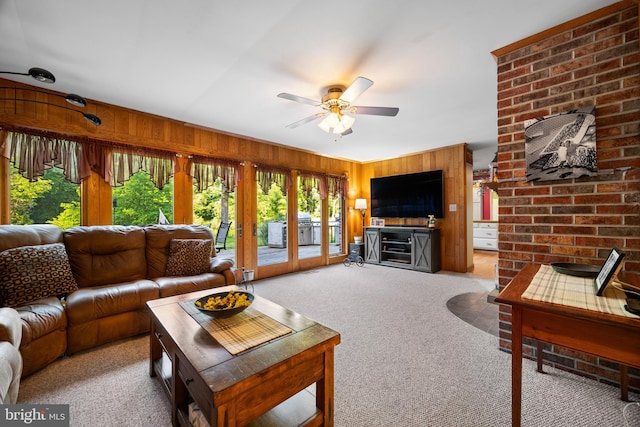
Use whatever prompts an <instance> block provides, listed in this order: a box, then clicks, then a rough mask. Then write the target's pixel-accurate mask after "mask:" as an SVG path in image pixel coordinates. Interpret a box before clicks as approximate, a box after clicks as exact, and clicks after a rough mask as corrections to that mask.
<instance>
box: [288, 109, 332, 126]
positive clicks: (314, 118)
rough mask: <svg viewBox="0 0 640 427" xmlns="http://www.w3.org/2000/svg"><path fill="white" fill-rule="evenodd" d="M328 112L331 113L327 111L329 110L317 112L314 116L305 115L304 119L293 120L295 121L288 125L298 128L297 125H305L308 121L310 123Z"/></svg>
mask: <svg viewBox="0 0 640 427" xmlns="http://www.w3.org/2000/svg"><path fill="white" fill-rule="evenodd" d="M327 114H329V113H327V112H322V113H316V114H314V115H313V116H309V117H305V118H304V119H301V120H298V121H297V122H293V123H291V124H289V125H287V127H288V128H290V129H293V128H297V127H299V126H302V125H304V124H306V123H309V122H312V121H314V120H316V119H319V118H320V117H324V116H326V115H327Z"/></svg>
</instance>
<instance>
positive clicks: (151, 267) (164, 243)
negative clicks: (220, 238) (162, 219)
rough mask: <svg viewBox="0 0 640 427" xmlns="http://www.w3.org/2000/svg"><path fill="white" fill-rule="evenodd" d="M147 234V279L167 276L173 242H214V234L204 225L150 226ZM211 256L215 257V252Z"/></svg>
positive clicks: (147, 228) (146, 228)
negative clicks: (202, 240)
mask: <svg viewBox="0 0 640 427" xmlns="http://www.w3.org/2000/svg"><path fill="white" fill-rule="evenodd" d="M145 232H146V238H147V248H146V251H147V253H146V255H147V278H149V279H154V278H156V277H163V276H165V273H166V270H167V261H168V259H169V252H170V244H171V240H173V239H206V240H212V241H213V232H212V231H211V229H209V228H207V227H205V226H203V225H185V224H170V225H150V226H148V227H145ZM212 252H213V251H212ZM211 256H215V252H213V253H212V254H211Z"/></svg>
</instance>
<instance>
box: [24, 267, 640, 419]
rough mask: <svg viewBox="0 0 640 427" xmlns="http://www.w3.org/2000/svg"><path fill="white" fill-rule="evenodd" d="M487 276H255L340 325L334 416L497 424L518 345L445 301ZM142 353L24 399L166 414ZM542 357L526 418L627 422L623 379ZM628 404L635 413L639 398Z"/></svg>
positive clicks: (105, 415) (50, 372)
mask: <svg viewBox="0 0 640 427" xmlns="http://www.w3.org/2000/svg"><path fill="white" fill-rule="evenodd" d="M491 287H492V282H491V281H489V280H479V279H474V278H470V277H469V276H467V275H465V274H457V273H447V272H440V273H438V274H425V273H418V272H413V271H407V270H401V269H395V268H387V267H379V266H373V265H369V264H366V265H365V266H364V267H357V266H355V265H354V266H352V267H344V266H342V265H337V266H332V267H326V268H321V269H315V270H310V271H307V272H301V273H295V274H290V275H286V276H281V277H278V278H272V279H266V280H262V281H257V282H255V293H256V294H258V295H261V296H263V297H266V298H269V299H271V300H273V301H275V302H278V303H280V304H282V305H284V306H287V307H289V308H291V309H293V310H295V311H297V312H299V313H301V314H304V315H305V316H307V317H310V318H312V319H314V320H317V321H319V322H320V323H323V324H325V325H327V326H329V327H331V328H333V329H335V330H337V331H339V332H340V333H341V336H342V342H341V344H340V345H339V346H338V347H337V348H336V355H335V402H336V405H335V414H336V419H335V421H336V425H337V426H349V427H350V426H363V427H364V426H367V427H371V426H385V427H386V426H401V427H402V426H416V427H418V426H419V427H424V426H456V427H457V426H474V427H475V426H491V427H495V426H508V425H510V416H511V415H510V414H511V404H510V391H511V386H510V363H511V357H510V355H509V354H506V353H504V352H501V351H499V350H498V341H497V338H496V337H495V336H493V335H491V334H489V333H486V332H483V331H480V330H479V329H477V328H474V327H473V326H471V325H469V324H467V323H465V322H464V321H462V320H461V319H459V318H457V317H456V316H455V315H453V314H452V313H451V312H450V311H449V310H448V309H447V307H446V303H447V301H448V300H449V299H450V298H451V297H453V296H455V295H458V294H461V293H465V292H478V291H486V290H489V289H491ZM147 357H148V338H147V337H141V338H136V339H132V340H127V341H123V342H119V343H116V344H112V345H108V346H104V347H101V348H99V349H96V350H92V351H88V352H85V353H83V354H78V355H74V356H73V357H70V358H66V359H62V360H59V361H57V362H55V363H54V364H52V365H50V366H49V367H47V368H45V369H44V370H42V371H40V372H38V373H36V374H34V375H32V376H31V377H29V378H26V379H25V380H24V381H23V383H22V384H21V389H20V398H19V400H20V403H69V404H70V405H71V408H70V412H71V425H72V426H165V425H170V421H169V414H170V407H169V405H168V403H167V402H166V397H165V396H164V394H163V393H162V390H161V389H160V386H159V384H158V383H157V380H155V379H151V378H149V376H148V361H147ZM546 369H547V370H548V371H549V373H547V374H537V373H536V372H535V364H534V363H533V362H530V361H525V362H524V372H523V376H524V388H523V395H524V403H523V426H541V427H542V426H544V427H546V426H554V427H555V426H567V427H574V426H585V427H589V426H594V427H596V426H598V427H600V426H603V425H606V426H625V425H626V424H625V419H624V417H623V413H622V412H623V410H624V408H625V402H622V401H620V399H619V390H618V389H617V388H614V387H610V386H607V385H603V384H598V383H595V382H594V381H591V380H587V379H584V378H581V377H577V376H574V375H571V374H568V373H564V372H561V371H557V370H552V369H549V368H546ZM631 397H632V398H633V399H635V400H638V396H637V395H632V396H631ZM626 414H627V416H628V417H629V421H628V422H629V424H628V425H629V426H637V425H640V407H638V406H633V407H628V408H627V410H626Z"/></svg>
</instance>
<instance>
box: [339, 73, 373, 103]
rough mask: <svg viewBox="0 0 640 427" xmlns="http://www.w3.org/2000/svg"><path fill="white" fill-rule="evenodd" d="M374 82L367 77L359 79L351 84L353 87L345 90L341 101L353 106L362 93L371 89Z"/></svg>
mask: <svg viewBox="0 0 640 427" xmlns="http://www.w3.org/2000/svg"><path fill="white" fill-rule="evenodd" d="M372 84H373V81H371V80H369V79H368V78H366V77H358V78H357V79H355V80H354V81H353V83H351V85H350V86H349V87H348V88H347V89H345V91H344V92H343V93H342V95H341V96H340V99H341V100H343V101H346V102H348V103H349V104H351V103H352V102H353V101H355V100H356V98H357V97H359V96H360V95H362V93H363V92H364V91H365V90H367V89H369V88H370V87H371V85H372Z"/></svg>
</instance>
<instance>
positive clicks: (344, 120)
mask: <svg viewBox="0 0 640 427" xmlns="http://www.w3.org/2000/svg"><path fill="white" fill-rule="evenodd" d="M355 121H356V119H354V118H353V117H351V116H347V115H346V114H343V115H342V117H341V118H340V123H341V124H342V126H344V129H345V130H347V129H349V128H350V127H351V126H353V123H355Z"/></svg>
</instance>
